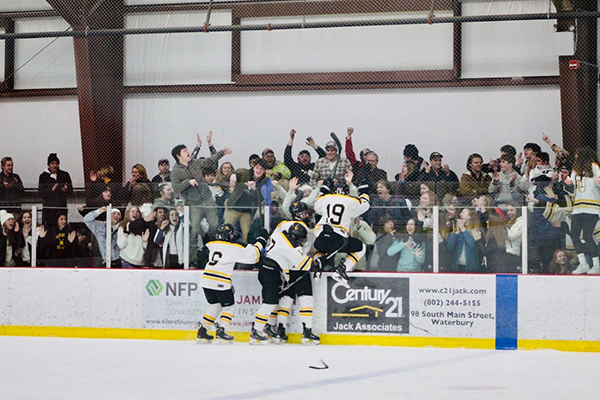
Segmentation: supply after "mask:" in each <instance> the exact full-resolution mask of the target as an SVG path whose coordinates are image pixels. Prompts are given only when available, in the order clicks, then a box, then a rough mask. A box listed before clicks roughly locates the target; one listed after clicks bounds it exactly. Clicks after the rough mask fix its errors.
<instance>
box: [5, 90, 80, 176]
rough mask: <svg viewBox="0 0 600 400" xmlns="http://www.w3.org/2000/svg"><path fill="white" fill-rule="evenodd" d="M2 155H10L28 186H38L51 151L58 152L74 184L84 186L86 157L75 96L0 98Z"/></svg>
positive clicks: (17, 171)
mask: <svg viewBox="0 0 600 400" xmlns="http://www.w3.org/2000/svg"><path fill="white" fill-rule="evenodd" d="M0 126H1V127H2V157H3V156H5V155H10V156H12V157H13V160H14V162H15V173H17V174H19V175H20V176H21V179H22V180H23V183H24V185H25V187H37V184H38V176H39V175H40V173H42V171H43V170H44V169H46V168H47V167H48V166H47V164H46V159H47V157H48V154H49V153H58V158H60V166H61V168H62V169H64V170H65V171H68V172H69V173H70V174H71V179H73V184H74V185H75V186H76V187H83V159H82V156H81V136H80V134H79V109H78V106H77V99H76V98H59V99H52V98H50V99H44V100H24V101H19V100H3V101H2V102H0Z"/></svg>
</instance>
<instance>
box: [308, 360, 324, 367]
mask: <svg viewBox="0 0 600 400" xmlns="http://www.w3.org/2000/svg"><path fill="white" fill-rule="evenodd" d="M319 361H321V364H323V366H322V367H318V366H315V365H309V366H308V368H312V369H328V368H329V365H327V364H325V361H323V360H321V359H319Z"/></svg>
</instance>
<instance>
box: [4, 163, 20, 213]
mask: <svg viewBox="0 0 600 400" xmlns="http://www.w3.org/2000/svg"><path fill="white" fill-rule="evenodd" d="M1 164H2V172H0V207H3V208H5V209H6V210H7V211H8V212H16V211H18V210H20V209H21V203H22V201H23V195H24V194H25V189H24V188H23V181H22V180H21V177H19V175H17V174H15V173H13V167H14V162H13V159H12V158H10V157H3V158H2V161H1Z"/></svg>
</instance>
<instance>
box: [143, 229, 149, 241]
mask: <svg viewBox="0 0 600 400" xmlns="http://www.w3.org/2000/svg"><path fill="white" fill-rule="evenodd" d="M149 237H150V229H146V230H145V231H144V233H143V234H142V240H143V241H144V242H148V238H149Z"/></svg>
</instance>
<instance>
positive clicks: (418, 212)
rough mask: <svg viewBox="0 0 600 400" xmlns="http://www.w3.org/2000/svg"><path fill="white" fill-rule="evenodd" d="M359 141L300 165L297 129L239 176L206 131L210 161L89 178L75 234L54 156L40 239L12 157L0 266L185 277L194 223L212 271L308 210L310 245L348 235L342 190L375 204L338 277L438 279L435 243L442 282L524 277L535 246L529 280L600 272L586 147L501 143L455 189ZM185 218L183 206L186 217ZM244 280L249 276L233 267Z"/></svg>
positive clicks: (442, 175) (596, 172) (595, 201)
mask: <svg viewBox="0 0 600 400" xmlns="http://www.w3.org/2000/svg"><path fill="white" fill-rule="evenodd" d="M353 134H354V130H353V128H348V129H347V133H346V137H345V141H344V143H339V142H337V141H336V140H331V141H329V142H327V143H326V144H325V146H324V148H322V147H320V146H319V145H318V144H317V143H316V142H315V140H314V139H313V138H312V137H308V138H307V139H306V145H307V146H308V148H309V149H311V150H312V152H311V151H310V150H309V149H302V150H300V151H299V152H298V153H297V155H296V158H294V156H293V146H294V142H295V140H296V131H295V130H291V131H290V133H289V142H288V143H287V145H286V147H285V149H282V150H283V151H282V152H279V151H275V150H273V149H271V148H266V149H264V150H263V151H262V152H261V153H260V155H259V154H252V155H250V156H249V158H248V165H247V166H243V167H239V166H238V167H239V168H235V167H234V166H233V165H232V163H231V162H228V161H225V160H223V158H224V157H225V156H227V155H228V154H230V153H231V152H232V150H231V149H230V148H229V147H224V148H223V149H221V150H217V149H216V148H215V147H214V146H213V144H212V133H209V135H208V136H207V138H206V141H207V144H208V147H209V151H210V155H208V156H207V157H201V156H200V151H201V148H202V140H201V138H200V137H199V136H197V144H196V145H195V147H194V148H193V149H191V150H190V149H188V148H187V147H186V146H185V145H183V144H181V145H176V146H174V147H173V149H172V151H171V154H170V158H167V157H166V155H165V158H161V159H160V160H158V173H157V174H156V175H155V176H154V177H153V178H152V179H150V178H149V176H148V171H147V169H146V168H145V167H144V166H143V165H141V164H135V165H134V166H133V167H132V169H131V178H130V179H129V180H128V181H127V182H126V183H125V184H124V185H123V184H122V183H121V182H120V181H119V177H116V176H114V175H115V174H114V169H113V167H112V166H109V165H107V166H103V167H102V168H100V169H99V170H98V171H94V172H92V173H91V174H90V175H89V180H88V182H87V184H86V188H85V194H86V204H85V205H83V204H82V205H81V206H80V207H79V212H80V213H81V214H82V216H83V221H84V223H83V224H70V223H69V222H68V213H67V202H68V201H69V200H70V199H71V198H72V197H73V185H72V182H71V178H70V175H69V173H68V172H66V171H64V170H62V169H61V168H60V160H59V158H58V156H57V154H55V153H51V154H50V155H49V156H48V159H47V166H48V167H47V170H46V171H44V172H43V173H42V174H41V175H40V176H39V182H38V188H37V189H38V194H39V201H40V202H41V203H42V206H43V207H42V220H41V221H38V223H37V225H38V228H37V235H34V232H32V231H33V228H32V226H33V224H32V220H33V218H32V217H35V216H32V214H31V211H29V210H27V209H24V207H23V198H24V188H23V183H22V181H21V179H20V177H19V175H18V174H15V173H14V172H13V166H14V163H13V160H12V159H11V157H4V158H2V161H1V165H2V172H1V173H0V182H1V185H0V208H1V209H2V210H1V211H0V223H1V225H2V235H0V265H2V266H26V265H31V261H32V253H33V248H32V246H35V249H36V253H37V265H40V266H80V267H81V266H96V267H101V266H107V265H110V266H112V267H122V268H183V264H184V253H185V251H184V248H183V246H184V226H183V225H184V223H188V224H189V228H190V239H189V264H190V268H202V269H204V268H205V266H206V264H207V263H209V264H210V262H211V261H212V260H210V259H209V257H210V251H209V248H208V246H207V244H208V243H209V242H211V241H213V240H214V239H215V236H216V234H217V231H218V229H219V228H220V227H222V226H223V224H228V225H229V226H231V227H233V228H234V229H235V230H236V231H239V232H240V235H239V242H240V243H251V244H253V243H256V242H257V241H260V240H259V239H260V238H262V239H265V238H264V236H265V234H264V231H262V230H261V228H263V227H264V226H268V227H269V229H268V231H269V232H274V231H276V228H277V226H278V225H280V223H282V222H283V221H289V220H294V219H295V217H294V216H295V215H298V213H299V212H300V211H301V212H303V213H305V214H306V218H302V220H303V221H305V222H306V226H307V227H309V231H310V232H311V235H312V234H313V233H312V229H315V231H316V232H317V233H321V230H322V226H320V225H319V220H320V219H321V217H322V215H323V214H324V213H330V214H331V215H330V217H332V218H333V219H332V218H330V219H329V220H330V221H334V220H335V218H334V217H335V216H337V217H339V218H338V219H339V221H340V226H341V221H342V219H344V218H345V214H344V213H345V212H346V208H348V209H350V208H351V207H350V206H349V205H345V204H342V203H340V204H330V207H331V209H330V208H327V209H319V208H318V207H317V208H315V205H316V204H317V202H318V200H319V199H320V198H321V197H322V196H323V195H326V194H331V193H336V191H337V193H340V194H342V195H350V196H351V197H352V196H353V197H355V198H357V199H358V198H360V195H361V194H363V195H366V196H367V199H368V200H367V201H368V206H364V207H363V208H364V209H361V211H360V214H358V215H356V216H353V217H352V218H351V219H350V220H348V224H349V228H348V229H346V228H344V229H346V230H347V232H346V233H347V237H348V238H351V239H352V240H353V241H354V240H355V241H356V242H352V243H354V245H353V246H354V247H352V248H351V249H350V250H349V249H348V245H347V244H346V248H345V250H347V252H341V251H340V252H338V254H335V255H334V258H335V259H336V260H337V261H336V262H335V265H337V264H338V262H339V261H340V260H341V261H343V260H345V259H346V257H348V256H349V255H352V257H354V259H352V263H351V264H352V267H351V268H349V269H353V270H371V271H402V272H404V271H414V272H418V271H432V270H433V263H434V262H433V259H434V251H433V250H434V243H438V244H439V246H438V250H437V253H438V254H439V270H440V271H444V272H490V273H495V272H501V273H511V272H512V273H518V272H522V271H523V270H524V265H523V262H522V257H521V255H522V249H523V246H527V250H528V251H527V253H528V257H527V265H526V267H527V271H528V272H529V273H549V274H570V273H573V274H583V273H589V274H598V273H600V263H599V258H598V256H599V254H598V247H597V239H598V238H597V237H596V236H595V233H596V231H597V229H596V225H597V222H598V216H599V215H600V167H599V163H598V160H597V152H596V151H595V150H593V149H589V148H585V147H584V148H580V149H578V150H577V151H576V152H575V154H569V153H568V152H567V151H565V150H564V149H562V148H560V147H559V146H558V145H556V144H554V143H552V141H551V140H550V138H549V137H548V136H546V135H544V134H542V140H543V142H545V144H546V145H547V146H548V148H547V151H544V150H543V149H542V147H541V146H540V145H539V144H536V143H527V144H525V145H524V146H523V147H522V150H517V148H516V147H515V146H513V145H509V144H507V145H504V146H502V147H501V148H500V149H499V154H497V155H496V154H494V155H487V156H486V157H485V158H484V157H483V156H482V155H480V154H478V153H472V154H470V155H468V156H467V157H466V172H465V173H463V174H461V175H460V177H459V175H457V174H456V173H455V172H453V171H452V170H451V169H450V166H449V165H448V164H444V162H443V157H444V156H443V155H442V152H443V149H439V150H440V151H434V152H432V153H431V154H430V155H429V157H426V158H424V157H423V156H422V155H421V154H420V153H419V150H418V148H417V147H416V146H415V145H414V144H407V145H406V146H405V147H404V149H403V151H402V156H403V162H402V164H401V166H399V168H398V169H399V171H391V173H389V174H388V172H387V171H385V170H383V169H381V168H379V166H378V162H379V158H378V155H377V153H376V152H375V151H373V150H371V149H369V148H365V149H362V150H360V152H358V154H357V153H356V152H355V150H354V147H353ZM520 146H521V145H519V147H520ZM399 152H400V149H399ZM279 154H281V155H282V156H283V159H282V160H281V159H278V158H277V155H279ZM490 156H491V157H490ZM313 157H316V160H315V159H314V158H313ZM399 158H400V157H399ZM551 160H552V161H553V162H552V163H551ZM363 199H364V197H363ZM348 204H350V203H348ZM184 206H189V210H190V211H189V216H187V215H185V214H184ZM338 206H339V207H338ZM109 209H110V215H107V212H108V210H109ZM300 209H302V210H300ZM438 210H439V211H438ZM523 210H526V211H525V212H526V213H527V216H526V218H525V216H524V215H522V213H523ZM107 219H108V221H109V222H107ZM525 220H526V221H527V224H526V226H525V223H524V221H525ZM436 223H437V224H438V225H437V228H438V229H437V231H438V232H439V235H438V236H437V238H435V239H436V240H435V241H434V237H433V236H434V224H436ZM330 225H332V226H333V227H334V228H336V224H335V223H331V224H330ZM107 230H110V232H107ZM525 233H526V234H527V235H526V237H527V240H526V242H523V238H524V237H525ZM34 237H35V238H34ZM107 240H110V243H108V244H109V246H110V249H111V251H110V252H109V253H110V255H111V257H110V258H111V259H110V260H108V259H107V258H108V254H107ZM313 241H314V240H313ZM346 242H348V241H346ZM357 243H359V244H357ZM308 253H309V252H308V251H307V256H308V255H310V256H313V255H315V256H317V255H318V251H317V252H316V253H315V252H314V251H312V252H311V254H308ZM250 258H251V257H250ZM347 265H349V264H347ZM236 268H253V264H252V263H249V264H246V263H242V262H238V263H236ZM347 269H348V268H347ZM349 269H348V270H349ZM340 273H341V274H343V273H344V271H340Z"/></svg>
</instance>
